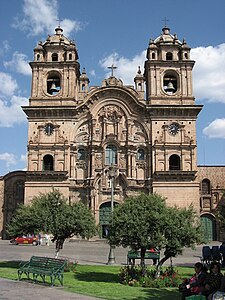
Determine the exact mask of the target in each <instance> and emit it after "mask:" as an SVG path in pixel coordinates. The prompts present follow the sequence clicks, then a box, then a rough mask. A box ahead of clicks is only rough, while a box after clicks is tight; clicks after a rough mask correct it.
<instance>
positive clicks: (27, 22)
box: [13, 0, 81, 36]
mask: <svg viewBox="0 0 225 300" xmlns="http://www.w3.org/2000/svg"><path fill="white" fill-rule="evenodd" d="M23 13H24V16H23V17H18V18H17V19H15V22H14V24H13V27H14V28H17V29H20V30H22V31H24V32H27V33H28V35H29V36H36V35H40V34H43V33H46V32H47V33H53V32H54V29H55V28H56V26H57V25H58V21H57V20H58V19H59V17H58V2H57V0H39V1H33V0H24V1H23ZM60 24H62V27H63V30H64V33H65V35H70V33H71V32H72V31H78V30H80V29H81V24H80V23H79V22H77V21H74V20H69V19H64V20H62V21H61V23H60Z"/></svg>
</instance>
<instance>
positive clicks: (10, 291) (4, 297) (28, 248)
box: [0, 240, 219, 300]
mask: <svg viewBox="0 0 225 300" xmlns="http://www.w3.org/2000/svg"><path fill="white" fill-rule="evenodd" d="M218 244H219V242H212V243H211V246H212V245H218ZM201 251H202V246H197V247H196V249H195V250H192V249H185V250H184V252H183V255H180V256H178V257H176V258H174V259H173V264H174V265H175V266H193V264H194V263H195V262H197V261H200V257H201ZM54 253H55V245H54V244H50V246H32V245H18V246H15V245H11V244H10V243H9V241H2V240H0V261H12V260H14V261H18V260H19V261H20V260H29V259H30V257H31V256H32V255H38V256H52V257H54ZM108 254H109V246H108V244H107V243H106V242H104V241H102V240H96V241H89V242H88V241H83V240H73V241H70V242H69V241H67V242H66V243H65V245H64V248H63V249H62V251H61V253H60V257H64V258H65V257H66V258H69V259H71V260H76V261H77V262H78V264H89V265H106V264H107V261H108ZM126 255H127V249H124V248H122V247H120V248H116V249H115V258H116V264H117V265H121V266H122V265H126V262H127V258H126ZM147 262H148V261H147ZM149 263H151V262H149ZM169 263H170V262H169V261H167V262H166V263H165V264H164V265H168V264H169ZM0 287H1V288H0V300H12V299H13V300H21V299H23V300H40V299H41V300H45V299H46V300H48V299H49V300H51V299H52V300H57V299H60V300H64V299H68V300H70V299H71V300H72V299H77V300H94V299H98V298H94V297H89V296H83V295H80V294H74V293H69V292H65V291H63V289H62V288H61V287H48V286H43V285H40V284H34V283H29V282H24V281H13V280H7V279H1V278H0Z"/></svg>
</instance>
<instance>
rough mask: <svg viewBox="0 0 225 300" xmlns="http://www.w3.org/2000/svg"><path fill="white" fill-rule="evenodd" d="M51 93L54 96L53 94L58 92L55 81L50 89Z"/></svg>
mask: <svg viewBox="0 0 225 300" xmlns="http://www.w3.org/2000/svg"><path fill="white" fill-rule="evenodd" d="M50 92H51V93H52V94H53V93H56V92H58V90H57V88H56V85H55V82H54V81H53V83H52V86H51V88H50Z"/></svg>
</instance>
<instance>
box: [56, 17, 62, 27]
mask: <svg viewBox="0 0 225 300" xmlns="http://www.w3.org/2000/svg"><path fill="white" fill-rule="evenodd" d="M56 21H57V22H59V24H58V27H59V28H60V22H62V20H61V19H57V20H56Z"/></svg>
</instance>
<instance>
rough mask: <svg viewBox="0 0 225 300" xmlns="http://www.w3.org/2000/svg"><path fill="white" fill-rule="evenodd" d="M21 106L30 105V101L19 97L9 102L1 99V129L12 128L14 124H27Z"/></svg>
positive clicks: (13, 97) (14, 97)
mask: <svg viewBox="0 0 225 300" xmlns="http://www.w3.org/2000/svg"><path fill="white" fill-rule="evenodd" d="M21 105H28V99H27V98H25V97H19V96H12V98H11V100H10V101H8V102H6V101H3V100H1V99H0V127H12V126H13V125H14V124H18V123H23V122H26V116H25V114H24V112H23V111H22V109H21Z"/></svg>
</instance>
